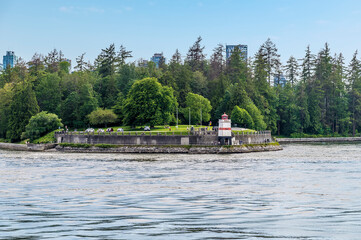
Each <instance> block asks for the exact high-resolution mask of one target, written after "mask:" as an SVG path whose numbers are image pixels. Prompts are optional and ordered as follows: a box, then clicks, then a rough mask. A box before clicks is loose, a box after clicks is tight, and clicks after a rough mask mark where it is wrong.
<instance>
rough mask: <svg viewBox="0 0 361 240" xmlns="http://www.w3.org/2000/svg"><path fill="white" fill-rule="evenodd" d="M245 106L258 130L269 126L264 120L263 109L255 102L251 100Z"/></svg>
mask: <svg viewBox="0 0 361 240" xmlns="http://www.w3.org/2000/svg"><path fill="white" fill-rule="evenodd" d="M243 108H244V109H245V110H246V111H247V112H248V113H249V115H250V116H251V117H252V120H253V122H254V128H255V129H256V130H265V129H266V128H267V124H266V123H265V122H264V121H263V116H262V114H261V111H260V110H259V109H258V108H257V107H256V105H254V103H253V102H252V101H251V100H249V101H248V102H247V103H246V104H245V105H244V106H243Z"/></svg>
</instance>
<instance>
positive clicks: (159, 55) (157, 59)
mask: <svg viewBox="0 0 361 240" xmlns="http://www.w3.org/2000/svg"><path fill="white" fill-rule="evenodd" d="M150 61H152V62H154V63H155V65H156V67H157V68H159V64H160V63H161V62H162V61H163V62H164V63H165V58H164V57H163V53H154V55H153V57H152V58H151V59H150Z"/></svg>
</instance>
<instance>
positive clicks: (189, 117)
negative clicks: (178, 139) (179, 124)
mask: <svg viewBox="0 0 361 240" xmlns="http://www.w3.org/2000/svg"><path fill="white" fill-rule="evenodd" d="M188 110H189V116H188V119H189V127H191V108H188Z"/></svg>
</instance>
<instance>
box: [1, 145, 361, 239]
mask: <svg viewBox="0 0 361 240" xmlns="http://www.w3.org/2000/svg"><path fill="white" fill-rule="evenodd" d="M50 238H55V239H85V238H92V239H167V240H168V239H270V238H271V239H272V238H273V239H360V238H361V145H360V144H350V145H286V146H285V148H284V150H283V151H280V152H265V153H252V154H233V155H171V154H168V155H137V154H133V155H131V154H69V153H68V154H64V153H57V152H55V153H50V152H49V153H33V152H30V153H29V152H10V151H3V150H0V239H50Z"/></svg>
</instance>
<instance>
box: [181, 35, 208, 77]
mask: <svg viewBox="0 0 361 240" xmlns="http://www.w3.org/2000/svg"><path fill="white" fill-rule="evenodd" d="M201 41H202V38H201V37H200V36H199V37H198V39H197V41H196V42H195V43H194V44H193V46H192V47H190V48H189V50H188V54H187V58H186V61H185V62H186V63H187V64H188V65H189V66H190V67H191V69H192V71H202V72H204V70H205V69H204V61H205V58H206V55H205V54H204V53H203V50H204V46H203V47H201Z"/></svg>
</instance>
